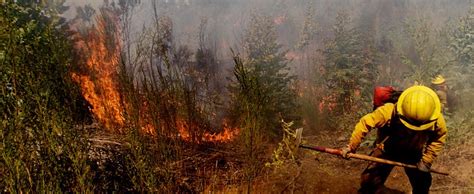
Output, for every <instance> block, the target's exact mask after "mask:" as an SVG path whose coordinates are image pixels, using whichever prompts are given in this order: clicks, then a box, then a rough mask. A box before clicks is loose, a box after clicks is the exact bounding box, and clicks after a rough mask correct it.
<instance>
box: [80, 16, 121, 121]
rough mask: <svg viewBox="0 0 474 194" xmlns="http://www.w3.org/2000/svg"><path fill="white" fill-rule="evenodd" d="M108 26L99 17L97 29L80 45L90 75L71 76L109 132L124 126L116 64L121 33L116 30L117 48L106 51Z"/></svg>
mask: <svg viewBox="0 0 474 194" xmlns="http://www.w3.org/2000/svg"><path fill="white" fill-rule="evenodd" d="M105 29H106V23H105V21H104V19H102V18H99V17H98V18H97V27H96V28H95V29H91V31H90V33H89V36H88V37H87V38H86V40H85V41H84V42H82V43H84V44H78V45H77V46H78V47H80V49H82V50H83V51H85V52H86V53H87V54H88V56H87V59H86V64H85V65H86V68H87V70H88V71H89V73H88V75H79V74H77V73H72V78H73V80H74V81H76V82H78V83H79V84H80V85H81V90H82V94H83V95H84V98H85V99H86V100H87V101H88V102H89V103H90V104H91V105H92V108H91V111H92V113H93V114H94V115H95V116H96V117H97V119H98V120H99V121H100V122H101V123H103V124H104V125H105V127H106V128H107V129H111V128H113V127H115V126H122V125H123V124H124V117H123V115H122V111H123V107H122V105H121V104H120V102H121V100H120V95H119V92H118V89H117V85H116V84H115V81H114V80H115V79H117V65H118V63H119V57H120V44H119V41H118V37H119V36H118V33H117V32H118V30H114V32H115V33H116V34H114V37H109V38H114V39H115V43H116V44H114V45H112V46H113V47H114V48H111V49H110V48H107V40H106V38H107V36H106V31H105Z"/></svg>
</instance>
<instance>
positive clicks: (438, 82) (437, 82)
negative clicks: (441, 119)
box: [431, 75, 449, 112]
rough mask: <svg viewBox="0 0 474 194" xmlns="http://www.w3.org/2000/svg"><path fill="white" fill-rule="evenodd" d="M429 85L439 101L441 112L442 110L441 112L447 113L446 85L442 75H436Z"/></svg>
mask: <svg viewBox="0 0 474 194" xmlns="http://www.w3.org/2000/svg"><path fill="white" fill-rule="evenodd" d="M431 83H432V84H433V86H434V88H435V91H436V94H437V95H438V97H439V100H440V101H441V110H443V112H446V111H448V110H449V108H448V86H447V85H446V80H445V79H444V77H443V76H442V75H437V76H436V77H435V78H433V80H431Z"/></svg>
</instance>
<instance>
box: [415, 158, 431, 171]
mask: <svg viewBox="0 0 474 194" xmlns="http://www.w3.org/2000/svg"><path fill="white" fill-rule="evenodd" d="M416 167H417V168H418V170H420V171H422V172H430V168H431V164H428V163H425V162H423V161H421V160H420V161H419V162H418V163H417V164H416Z"/></svg>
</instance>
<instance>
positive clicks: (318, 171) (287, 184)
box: [254, 133, 474, 194]
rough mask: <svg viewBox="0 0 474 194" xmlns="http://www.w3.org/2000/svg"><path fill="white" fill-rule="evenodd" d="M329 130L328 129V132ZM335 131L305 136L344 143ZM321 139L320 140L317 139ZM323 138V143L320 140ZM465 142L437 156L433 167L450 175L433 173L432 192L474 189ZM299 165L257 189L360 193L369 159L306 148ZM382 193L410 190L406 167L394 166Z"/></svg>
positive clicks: (473, 165)
mask: <svg viewBox="0 0 474 194" xmlns="http://www.w3.org/2000/svg"><path fill="white" fill-rule="evenodd" d="M326 134H327V133H326ZM333 135H336V137H340V138H337V139H338V140H335V141H330V140H331V139H334V138H331V137H329V135H321V134H319V135H314V136H309V137H305V140H306V142H305V144H308V145H321V146H327V147H334V148H338V147H342V146H344V145H345V144H346V143H347V142H346V138H345V135H341V134H332V135H331V136H333ZM318 142H319V143H318ZM321 142H322V143H321ZM472 142H473V141H469V142H466V143H464V144H462V145H460V146H457V147H452V146H449V145H448V146H446V149H445V150H444V151H443V152H442V154H441V155H440V156H439V157H438V158H437V160H436V162H435V163H434V164H433V168H436V169H438V170H442V171H447V172H449V173H450V175H449V176H444V175H438V174H432V176H433V183H432V186H431V193H474V149H473V147H474V144H473V143H472ZM303 152H304V154H303V156H302V159H301V165H300V166H299V167H288V169H287V172H281V171H280V172H277V173H278V174H276V175H273V176H270V177H268V179H266V181H262V183H261V184H256V186H254V187H255V191H256V192H257V193H322V194H324V193H328V194H333V193H357V189H358V187H359V181H360V179H359V177H360V173H361V172H362V171H363V170H364V168H365V167H366V166H367V164H368V162H366V161H361V160H357V159H351V160H344V159H340V158H338V157H336V156H333V155H330V154H325V153H318V152H315V151H306V150H305V151H303ZM369 152H370V149H369V147H361V148H360V149H359V150H358V153H363V154H368V153H369ZM385 186H386V189H385V190H384V191H383V192H382V193H411V186H410V183H409V181H408V177H407V176H406V175H405V173H404V170H403V168H400V167H395V168H394V170H393V171H392V173H391V174H390V176H389V178H388V179H387V182H386V184H385Z"/></svg>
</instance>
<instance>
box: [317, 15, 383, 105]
mask: <svg viewBox="0 0 474 194" xmlns="http://www.w3.org/2000/svg"><path fill="white" fill-rule="evenodd" d="M351 24H352V23H351V19H350V17H349V15H347V13H345V12H340V13H338V15H337V17H336V24H335V25H334V27H333V31H334V38H333V39H332V40H330V41H328V42H326V49H325V50H324V51H323V55H324V57H325V59H326V62H325V64H324V65H323V67H324V74H323V78H324V81H325V82H324V83H325V86H326V88H327V90H328V93H329V95H330V96H332V98H333V99H334V103H335V102H337V104H336V107H335V109H336V110H335V111H334V112H333V113H335V114H341V113H349V112H351V111H353V109H354V107H355V105H356V104H357V103H358V102H360V100H358V98H359V96H358V95H360V92H361V89H367V88H369V89H371V88H372V87H370V80H372V79H373V78H372V77H373V74H374V73H373V72H372V71H370V68H371V65H372V64H371V63H369V62H370V61H371V60H369V59H368V57H367V56H365V55H364V51H363V46H362V43H361V41H360V40H361V39H360V33H359V32H358V30H357V29H356V28H354V27H351ZM357 93H359V94H357Z"/></svg>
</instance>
